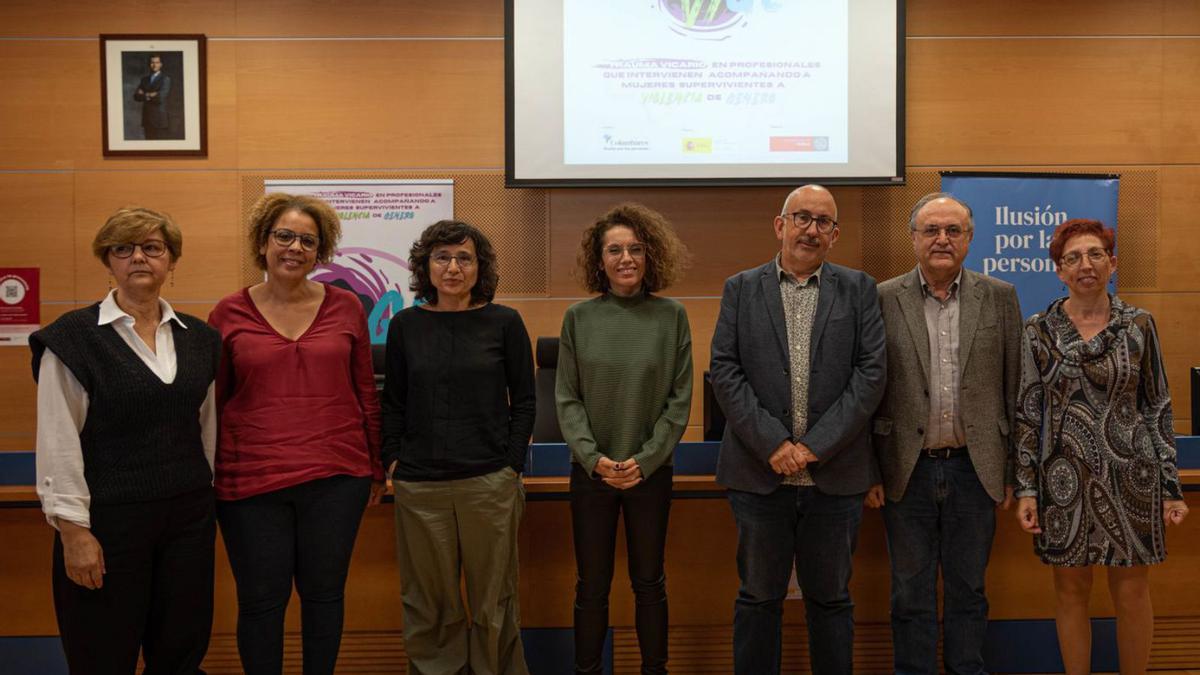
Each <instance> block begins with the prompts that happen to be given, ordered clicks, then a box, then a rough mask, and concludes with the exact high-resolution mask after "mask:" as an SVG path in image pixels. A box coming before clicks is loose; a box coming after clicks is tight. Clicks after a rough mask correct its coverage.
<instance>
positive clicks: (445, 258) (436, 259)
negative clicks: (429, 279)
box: [429, 253, 476, 270]
mask: <svg viewBox="0 0 1200 675" xmlns="http://www.w3.org/2000/svg"><path fill="white" fill-rule="evenodd" d="M429 259H430V260H432V261H433V264H434V265H437V266H438V267H449V266H450V263H451V262H455V263H458V268H459V269H460V270H466V269H470V268H472V267H474V266H475V262H476V261H475V256H473V255H471V254H470V253H459V254H457V255H450V254H449V253H435V254H433V255H432V256H430V257H429Z"/></svg>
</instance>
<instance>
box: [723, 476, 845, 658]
mask: <svg viewBox="0 0 1200 675" xmlns="http://www.w3.org/2000/svg"><path fill="white" fill-rule="evenodd" d="M864 496H865V495H863V494H857V495H831V494H826V493H824V492H821V491H820V490H819V489H818V488H816V487H811V486H810V487H795V486H788V485H784V486H780V487H779V488H778V489H776V490H775V491H774V492H772V493H770V494H766V495H760V494H755V493H752V492H742V491H740V490H729V505H730V507H731V508H732V509H733V518H734V520H735V521H736V522H737V528H738V549H737V566H738V578H739V579H741V587H740V588H739V589H738V597H737V601H736V602H735V603H734V610H733V664H734V671H735V672H736V673H738V675H773V674H775V673H778V672H779V670H780V666H781V659H782V650H783V600H784V598H785V597H786V596H787V586H788V579H789V578H790V577H791V573H792V565H795V567H796V576H797V578H798V579H799V581H800V590H801V591H803V593H804V612H805V616H806V617H807V620H808V649H809V656H810V659H811V662H812V672H814V673H816V674H817V675H832V674H835V673H836V674H841V673H851V672H853V670H854V660H853V654H854V650H853V647H854V603H853V601H851V599H850V563H851V559H852V558H853V557H854V548H855V546H856V544H857V543H858V528H859V525H860V524H861V523H862V508H863V498H864Z"/></svg>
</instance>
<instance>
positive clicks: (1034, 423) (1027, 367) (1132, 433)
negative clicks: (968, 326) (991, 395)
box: [1016, 297, 1183, 567]
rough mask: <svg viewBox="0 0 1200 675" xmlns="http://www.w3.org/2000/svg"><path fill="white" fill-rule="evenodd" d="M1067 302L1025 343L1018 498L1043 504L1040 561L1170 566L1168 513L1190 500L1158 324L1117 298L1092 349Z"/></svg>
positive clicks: (1039, 317)
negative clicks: (1166, 504) (1169, 502)
mask: <svg viewBox="0 0 1200 675" xmlns="http://www.w3.org/2000/svg"><path fill="white" fill-rule="evenodd" d="M1064 300H1065V298H1060V299H1059V300H1055V301H1054V302H1053V303H1052V304H1051V305H1050V307H1049V308H1048V309H1047V310H1046V311H1045V312H1043V313H1041V314H1036V315H1034V316H1033V317H1031V318H1030V319H1029V320H1028V321H1027V322H1026V324H1025V332H1024V337H1023V340H1022V343H1023V346H1022V352H1023V356H1022V365H1021V389H1020V394H1019V397H1018V400H1017V438H1016V443H1017V491H1016V495H1017V496H1018V497H1034V496H1036V497H1037V498H1038V523H1039V524H1040V525H1041V527H1042V533H1041V534H1039V535H1037V536H1036V537H1035V539H1034V550H1035V551H1036V552H1037V554H1038V555H1039V556H1041V559H1042V562H1044V563H1046V564H1049V565H1063V566H1083V565H1109V566H1119V567H1128V566H1132V565H1150V564H1154V563H1158V562H1162V560H1163V559H1164V558H1166V555H1167V550H1166V543H1165V541H1164V536H1163V530H1164V524H1163V518H1162V502H1163V500H1164V499H1182V498H1183V492H1182V491H1181V488H1180V484H1179V470H1178V468H1177V466H1176V463H1175V435H1174V430H1173V429H1172V423H1171V398H1170V394H1169V393H1168V392H1167V378H1166V374H1165V373H1164V372H1163V365H1162V356H1161V352H1160V350H1159V345H1158V334H1157V332H1156V330H1155V326H1154V319H1153V318H1152V317H1151V316H1150V314H1149V313H1148V312H1146V311H1144V310H1140V309H1137V308H1136V307H1131V306H1129V305H1126V304H1125V303H1124V302H1122V301H1121V300H1120V298H1117V297H1113V298H1111V300H1112V303H1111V304H1112V309H1111V314H1110V317H1109V321H1108V325H1107V326H1106V327H1105V328H1104V329H1103V330H1102V331H1100V333H1099V334H1098V335H1096V336H1095V337H1093V338H1092V339H1091V340H1087V341H1084V340H1083V338H1082V337H1081V336H1080V335H1079V331H1078V330H1076V328H1075V324H1073V323H1072V322H1071V320H1070V319H1069V318H1068V317H1067V314H1066V312H1065V311H1064V310H1063V302H1064Z"/></svg>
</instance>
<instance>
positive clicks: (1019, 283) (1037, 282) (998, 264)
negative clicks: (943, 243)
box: [942, 172, 1119, 317]
mask: <svg viewBox="0 0 1200 675" xmlns="http://www.w3.org/2000/svg"><path fill="white" fill-rule="evenodd" d="M1118 181H1119V177H1118V176H1115V175H1082V174H1054V175H1048V174H1021V173H1004V174H997V173H958V172H945V173H943V174H942V191H944V192H949V193H950V194H952V195H954V196H955V197H956V198H958V199H960V200H962V201H963V202H965V203H966V204H968V205H970V207H971V211H973V212H974V215H975V236H974V238H973V239H972V240H971V248H970V250H969V251H968V253H967V259H966V261H965V262H964V263H963V264H964V265H965V266H966V267H967V268H968V269H972V270H975V271H976V272H982V273H983V274H986V275H988V276H993V277H996V278H997V279H1003V280H1005V281H1007V282H1009V283H1011V284H1013V285H1014V286H1016V287H1017V297H1018V298H1020V300H1021V312H1022V314H1024V315H1025V316H1027V317H1028V316H1031V315H1033V314H1035V313H1037V312H1041V311H1045V309H1046V308H1047V307H1048V306H1050V303H1051V302H1052V301H1053V300H1055V299H1056V298H1059V297H1062V296H1064V295H1066V294H1067V292H1066V290H1065V288H1064V287H1063V284H1062V282H1061V281H1060V280H1059V278H1058V274H1057V268H1056V266H1055V264H1054V262H1053V261H1052V260H1050V254H1049V249H1050V237H1051V235H1053V234H1054V228H1056V227H1058V226H1059V225H1060V224H1062V223H1063V222H1064V221H1067V220H1070V219H1072V218H1093V219H1095V220H1099V221H1100V222H1102V223H1104V224H1105V225H1107V226H1109V227H1111V228H1113V229H1116V227H1117V185H1118ZM1116 288H1117V285H1116V275H1113V279H1112V280H1111V281H1110V282H1109V292H1111V293H1115V292H1116Z"/></svg>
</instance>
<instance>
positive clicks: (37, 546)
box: [0, 508, 58, 635]
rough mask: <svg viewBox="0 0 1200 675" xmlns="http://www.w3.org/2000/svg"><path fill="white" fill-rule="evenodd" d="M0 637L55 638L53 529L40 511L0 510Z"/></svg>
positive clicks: (36, 509)
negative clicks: (1, 539)
mask: <svg viewBox="0 0 1200 675" xmlns="http://www.w3.org/2000/svg"><path fill="white" fill-rule="evenodd" d="M0 532H3V533H4V534H3V537H4V542H5V545H4V546H0V570H4V574H3V575H0V598H2V599H3V603H4V607H5V609H6V611H4V612H0V635H58V622H57V621H56V620H55V618H54V596H53V595H52V593H51V589H50V563H51V551H52V550H53V547H54V538H53V533H54V529H53V528H51V527H50V525H48V524H47V523H46V517H45V516H43V515H42V511H41V509H38V508H33V509H0Z"/></svg>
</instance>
